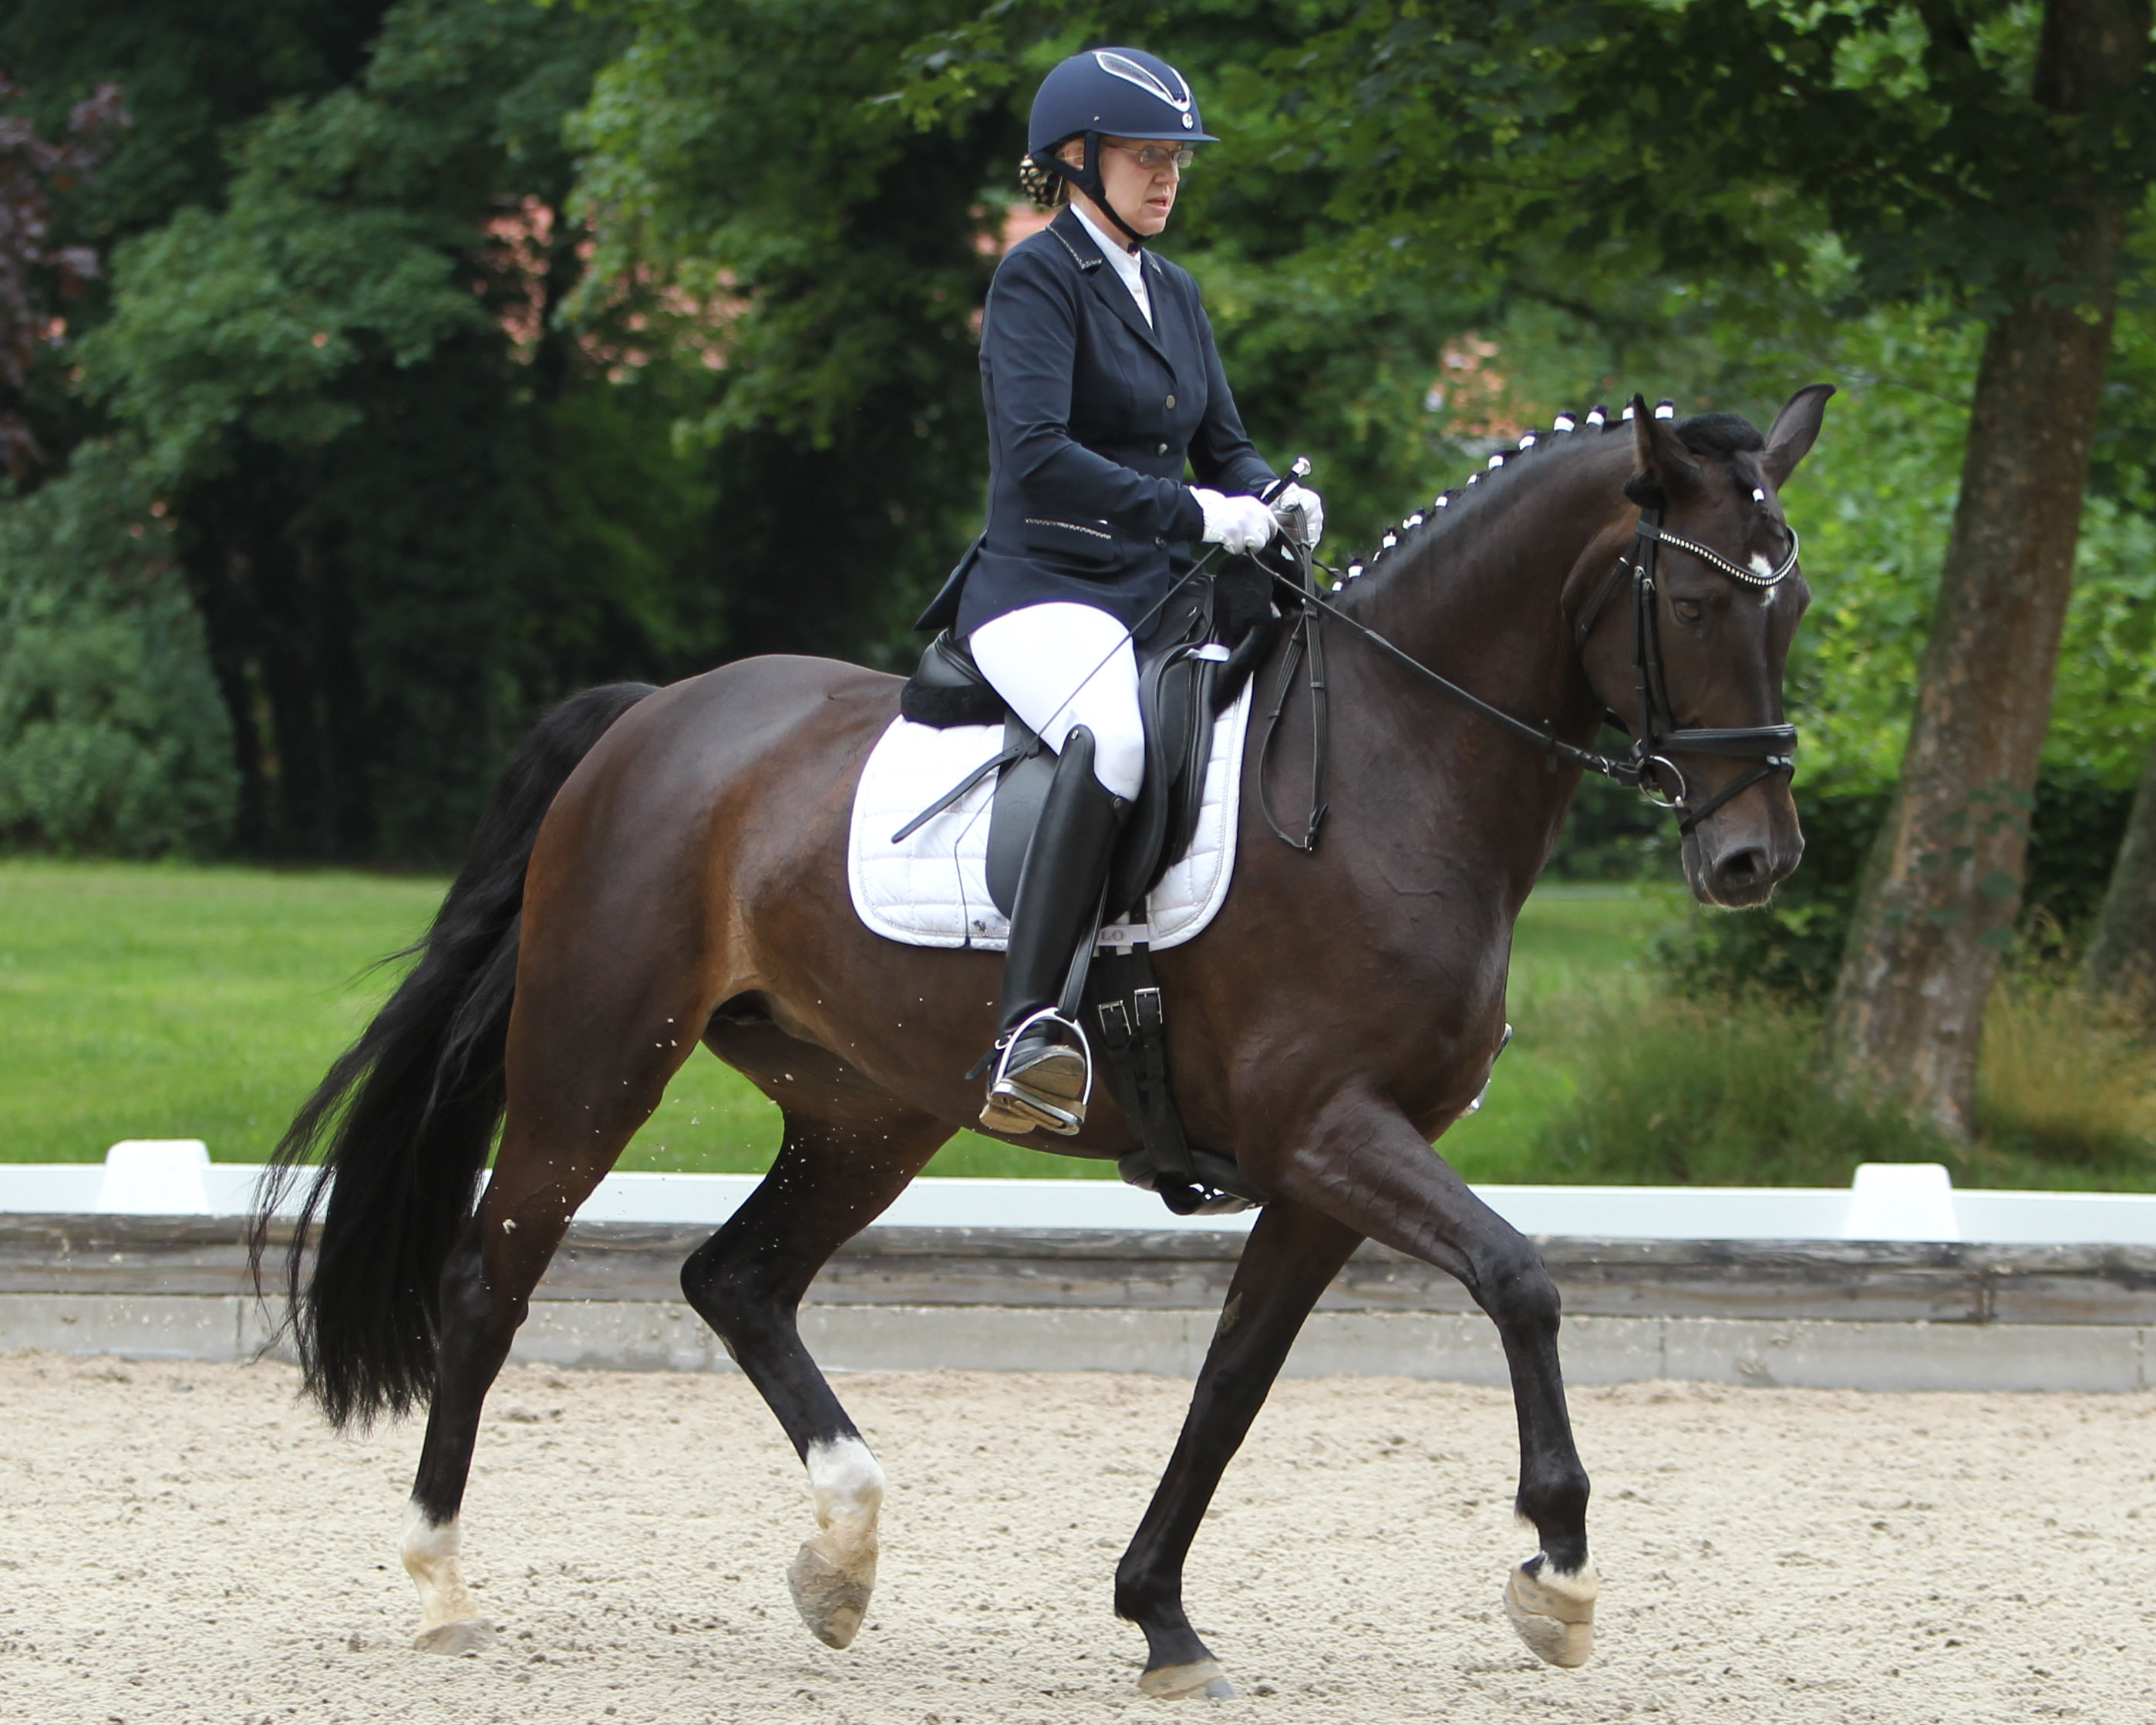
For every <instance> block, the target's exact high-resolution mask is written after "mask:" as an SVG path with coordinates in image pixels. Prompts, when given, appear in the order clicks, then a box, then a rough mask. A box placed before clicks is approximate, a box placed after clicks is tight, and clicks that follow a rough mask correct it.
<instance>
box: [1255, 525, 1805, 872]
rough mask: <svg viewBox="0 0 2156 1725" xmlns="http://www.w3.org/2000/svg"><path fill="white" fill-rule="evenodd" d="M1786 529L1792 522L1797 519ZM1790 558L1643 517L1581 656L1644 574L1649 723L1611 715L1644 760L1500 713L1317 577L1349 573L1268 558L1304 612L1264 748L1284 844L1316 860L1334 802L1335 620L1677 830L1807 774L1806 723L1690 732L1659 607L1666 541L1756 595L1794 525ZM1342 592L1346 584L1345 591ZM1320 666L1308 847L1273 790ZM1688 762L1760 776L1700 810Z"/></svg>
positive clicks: (1645, 715)
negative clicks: (1732, 555)
mask: <svg viewBox="0 0 2156 1725" xmlns="http://www.w3.org/2000/svg"><path fill="white" fill-rule="evenodd" d="M1784 525H1787V524H1786V523H1785V524H1784ZM1634 538H1635V547H1634V551H1633V553H1632V554H1631V555H1630V556H1627V557H1620V558H1619V559H1618V560H1617V564H1616V567H1614V568H1613V569H1611V570H1610V572H1609V574H1608V576H1606V577H1605V578H1604V580H1603V583H1602V585H1601V586H1600V587H1599V588H1597V589H1596V591H1595V594H1594V598H1592V599H1590V600H1589V602H1588V604H1587V608H1586V609H1585V610H1584V611H1583V612H1582V613H1581V614H1580V618H1579V621H1578V624H1575V625H1574V626H1573V650H1574V651H1575V652H1576V653H1584V652H1585V650H1586V648H1587V642H1588V638H1589V635H1591V634H1593V633H1594V625H1595V624H1596V623H1597V622H1598V621H1599V620H1600V619H1601V615H1602V613H1603V612H1604V610H1605V609H1606V608H1608V606H1609V599H1610V597H1611V595H1612V594H1614V593H1615V592H1616V590H1617V587H1618V584H1619V583H1620V581H1621V580H1622V579H1623V578H1624V577H1625V575H1626V574H1627V573H1628V572H1629V573H1630V575H1631V577H1632V619H1633V621H1632V634H1633V645H1632V665H1633V685H1634V689H1635V692H1636V693H1637V695H1638V696H1639V701H1640V722H1639V723H1638V725H1637V726H1632V725H1628V724H1626V723H1625V721H1624V719H1623V718H1622V717H1621V716H1620V715H1618V714H1616V713H1614V712H1613V713H1610V714H1609V715H1608V717H1609V720H1610V721H1611V722H1612V723H1614V724H1615V725H1617V726H1619V727H1620V729H1623V730H1625V731H1629V732H1631V736H1632V752H1631V753H1630V755H1629V756H1626V757H1622V758H1620V757H1614V756H1610V755H1604V754H1598V753H1596V752H1594V751H1593V750H1591V749H1583V748H1579V747H1575V746H1574V745H1573V744H1572V743H1568V742H1564V741H1563V739H1562V738H1560V737H1558V735H1557V727H1556V726H1555V724H1554V723H1553V722H1552V721H1544V722H1543V725H1542V726H1541V727H1540V728H1539V729H1537V727H1536V726H1532V725H1530V724H1528V723H1527V721H1525V720H1522V719H1516V718H1514V717H1513V716H1512V714H1510V713H1508V712H1507V711H1504V710H1503V709H1502V708H1501V707H1495V706H1491V704H1490V703H1489V702H1488V701H1485V700H1483V699H1482V698H1481V696H1477V695H1474V694H1471V693H1470V692H1469V691H1467V690H1466V689H1463V688H1461V687H1460V685H1459V684H1457V683H1455V682H1454V681H1452V680H1451V679H1450V678H1449V677H1445V676H1443V675H1440V674H1439V673H1438V672H1436V671H1434V670H1431V669H1430V667H1429V666H1428V665H1424V663H1423V662H1422V661H1421V660H1419V659H1417V658H1415V657H1414V655H1413V654H1410V653H1408V652H1406V651H1404V649H1401V648H1399V647H1398V646H1396V645H1394V644H1393V643H1392V642H1391V641H1389V640H1388V639H1386V638H1385V637H1384V636H1383V635H1381V634H1378V632H1377V630H1375V629H1372V628H1370V627H1369V626H1368V624H1364V623H1361V622H1358V620H1357V619H1354V618H1353V617H1351V616H1349V615H1348V614H1347V613H1346V612H1345V611H1342V609H1341V608H1339V607H1338V606H1337V605H1335V604H1333V603H1332V602H1331V601H1330V600H1328V599H1327V598H1324V597H1323V596H1322V594H1321V593H1320V591H1319V588H1318V586H1317V576H1316V573H1315V571H1316V570H1317V569H1318V568H1323V569H1324V570H1325V571H1326V572H1327V574H1330V575H1332V576H1334V577H1335V579H1336V581H1337V578H1338V572H1337V571H1336V570H1334V569H1332V567H1331V566H1330V565H1327V564H1321V563H1319V562H1317V558H1316V557H1315V556H1314V555H1312V552H1311V549H1310V547H1307V546H1303V545H1300V544H1298V545H1296V546H1294V547H1292V555H1293V562H1294V572H1292V573H1290V572H1287V571H1286V570H1283V569H1281V568H1280V567H1277V566H1276V563H1275V562H1273V561H1272V560H1270V559H1269V560H1268V561H1267V562H1266V568H1267V570H1268V572H1270V574H1271V576H1272V578H1273V579H1274V580H1275V581H1276V582H1277V583H1279V584H1280V585H1281V587H1283V588H1286V590H1287V592H1288V593H1289V594H1290V595H1291V596H1292V597H1291V603H1292V604H1293V605H1294V606H1295V608H1296V610H1297V612H1298V615H1297V617H1296V622H1295V625H1294V629H1293V631H1292V633H1291V634H1290V636H1289V638H1288V646H1287V651H1286V655H1285V656H1284V657H1283V658H1282V660H1281V680H1280V689H1279V692H1278V694H1277V695H1276V697H1275V699H1274V701H1273V706H1272V711H1270V713H1269V714H1268V715H1267V716H1266V719H1265V735H1264V737H1263V738H1262V739H1261V740H1260V743H1259V745H1258V807H1259V809H1260V812H1261V813H1262V814H1264V815H1265V824H1266V825H1268V826H1270V828H1271V829H1273V832H1274V834H1276V836H1277V837H1278V838H1279V839H1281V842H1282V843H1283V844H1285V845H1288V846H1290V847H1291V849H1293V850H1300V851H1303V852H1305V853H1308V852H1311V851H1314V850H1317V831H1318V828H1319V826H1320V825H1321V824H1322V823H1323V821H1324V819H1325V814H1326V810H1327V806H1328V805H1327V803H1325V802H1324V801H1323V800H1322V799H1323V790H1324V781H1325V757H1326V744H1327V691H1326V683H1325V660H1324V655H1323V649H1322V636H1321V635H1320V634H1319V631H1318V623H1319V620H1320V619H1321V617H1331V618H1333V619H1337V621H1338V622H1341V623H1342V624H1346V625H1347V627H1348V628H1349V629H1353V630H1354V631H1355V633H1356V634H1359V635H1361V636H1362V637H1363V639H1365V640H1367V641H1368V642H1369V643H1370V644H1372V645H1373V646H1374V647H1376V648H1378V649H1379V650H1380V651H1381V652H1383V653H1385V654H1387V655H1389V656H1390V657H1392V658H1394V659H1396V660H1399V662H1400V663H1401V664H1402V665H1405V666H1406V667H1407V668H1408V669H1409V670H1411V671H1413V672H1414V674H1415V675H1417V676H1419V677H1421V678H1422V679H1423V680H1424V681H1426V682H1430V683H1434V684H1435V685H1437V687H1438V688H1440V689H1441V690H1443V691H1445V693H1446V694H1447V695H1449V696H1451V697H1452V698H1453V699H1454V700H1455V701H1458V702H1459V703H1460V704H1461V705H1462V706H1466V707H1470V708H1471V709H1472V710H1473V711H1476V712H1478V713H1480V714H1481V715H1482V716H1483V717H1485V718H1486V719H1488V720H1490V721H1491V722H1492V723H1493V724H1496V725H1497V726H1501V727H1502V728H1503V729H1505V730H1507V731H1509V732H1512V734H1513V735H1514V736H1515V737H1520V738H1522V740H1524V741H1526V742H1531V743H1532V744H1534V746H1535V747H1537V748H1538V749H1541V750H1543V752H1545V753H1546V754H1548V757H1549V764H1550V766H1551V767H1552V768H1555V767H1556V765H1557V763H1558V762H1559V761H1564V762H1569V763H1570V764H1571V765H1573V766H1575V767H1578V768H1581V769H1582V770H1583V771H1585V772H1589V773H1599V774H1601V776H1602V777H1603V778H1607V779H1610V780H1612V781H1614V783H1618V784H1621V785H1626V786H1629V787H1630V788H1632V789H1634V790H1636V791H1638V792H1639V793H1640V795H1642V796H1644V797H1645V798H1646V799H1647V800H1648V801H1649V802H1650V803H1654V804H1655V807H1657V808H1659V809H1669V810H1671V812H1672V813H1674V814H1676V817H1677V830H1678V831H1679V832H1680V833H1682V834H1686V836H1689V835H1690V834H1691V832H1692V830H1693V829H1695V828H1697V826H1698V825H1699V824H1700V823H1701V822H1702V821H1703V820H1705V819H1707V816H1709V815H1710V814H1713V813H1714V812H1715V810H1717V809H1720V808H1721V807H1722V805H1723V804H1724V803H1727V802H1728V801H1729V800H1730V799H1731V798H1733V797H1736V796H1738V795H1740V794H1742V793H1743V792H1745V791H1748V790H1749V789H1751V788H1752V787H1753V785H1755V784H1757V783H1759V782H1760V780H1762V779H1763V778H1772V777H1773V776H1774V774H1775V773H1794V772H1795V771H1796V762H1795V758H1794V751H1795V748H1796V746H1797V727H1796V726H1794V725H1786V724H1784V725H1745V726H1727V727H1706V728H1694V729H1690V730H1682V729H1679V728H1677V726H1676V721H1675V716H1674V715H1673V714H1672V713H1671V709H1670V700H1669V688H1668V685H1667V683H1666V681H1665V680H1664V677H1663V674H1662V637H1661V623H1660V620H1659V615H1658V608H1657V606H1656V604H1655V554H1656V552H1657V550H1658V548H1659V547H1661V546H1664V545H1668V546H1671V547H1675V548H1676V550H1679V551H1681V552H1689V553H1690V554H1691V556H1693V557H1697V558H1699V559H1700V561H1701V562H1704V563H1706V564H1707V566H1708V567H1711V568H1712V569H1715V570H1717V571H1718V572H1720V573H1722V574H1723V575H1726V576H1727V577H1728V578H1730V579H1732V580H1733V581H1737V582H1740V583H1743V585H1745V586H1747V587H1750V588H1760V589H1766V588H1775V587H1779V586H1780V585H1781V583H1783V582H1784V580H1786V579H1787V578H1789V574H1790V573H1791V572H1792V571H1794V569H1795V568H1796V567H1797V554H1798V551H1799V541H1798V537H1797V530H1796V529H1795V528H1794V527H1790V528H1789V555H1788V556H1787V557H1784V558H1783V559H1782V561H1781V562H1780V564H1779V566H1778V567H1775V568H1774V569H1773V570H1772V571H1770V572H1768V573H1767V574H1764V575H1760V574H1757V573H1755V572H1753V571H1752V570H1750V569H1747V568H1744V567H1742V566H1740V565H1738V564H1737V563H1733V562H1731V561H1730V560H1729V559H1728V558H1727V557H1723V556H1722V554H1721V553H1720V552H1716V551H1712V550H1710V549H1709V548H1708V547H1706V546H1704V545H1700V544H1697V543H1696V542H1693V541H1691V540H1690V539H1684V538H1681V537H1679V536H1677V535H1676V534H1675V533H1671V532H1668V531H1665V530H1664V528H1663V526H1662V516H1661V511H1660V510H1659V509H1642V510H1641V511H1640V521H1639V525H1638V526H1637V527H1636V528H1635V530H1634ZM1335 590H1336V591H1337V588H1336V589H1335ZM1305 658H1307V659H1308V660H1309V664H1310V675H1309V684H1308V687H1309V692H1310V712H1311V743H1312V747H1311V767H1310V819H1309V821H1308V823H1307V824H1306V827H1305V829H1304V832H1303V836H1302V837H1301V839H1296V838H1295V837H1294V836H1292V835H1291V834H1289V833H1287V832H1286V831H1285V830H1284V829H1282V828H1281V824H1280V823H1279V822H1278V821H1277V820H1276V819H1274V818H1273V812H1272V807H1271V803H1270V800H1269V798H1268V797H1267V795H1266V790H1265V762H1266V761H1267V760H1268V759H1269V758H1270V756H1271V753H1272V747H1273V742H1274V739H1275V737H1276V734H1277V732H1278V730H1279V726H1280V721H1281V714H1282V712H1283V711H1285V710H1286V706H1287V701H1288V692H1289V688H1290V685H1291V684H1292V683H1293V682H1294V680H1295V675H1296V670H1297V668H1298V666H1299V665H1301V662H1302V660H1304V659H1305ZM1673 754H1677V755H1712V756H1717V757H1721V758H1723V759H1728V760H1749V761H1754V762H1757V763H1758V764H1757V765H1755V766H1754V767H1753V768H1752V770H1751V771H1750V772H1749V773H1741V774H1739V775H1738V777H1737V778H1734V779H1732V780H1731V781H1730V783H1727V784H1726V785H1724V786H1723V787H1722V788H1721V789H1720V790H1719V791H1717V792H1716V793H1714V795H1712V797H1710V798H1707V801H1706V802H1705V803H1700V804H1698V805H1697V806H1695V805H1694V804H1693V803H1692V801H1691V785H1690V783H1688V782H1687V780H1686V778H1685V776H1684V773H1683V772H1682V771H1681V769H1680V768H1678V766H1677V764H1676V762H1675V761H1673V760H1671V758H1670V757H1671V755H1673ZM1664 773H1667V774H1668V775H1669V776H1670V778H1671V779H1673V780H1674V781H1675V782H1676V788H1675V789H1674V790H1671V788H1669V787H1668V786H1667V785H1666V784H1665V783H1663V780H1662V775H1663V774H1664Z"/></svg>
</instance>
